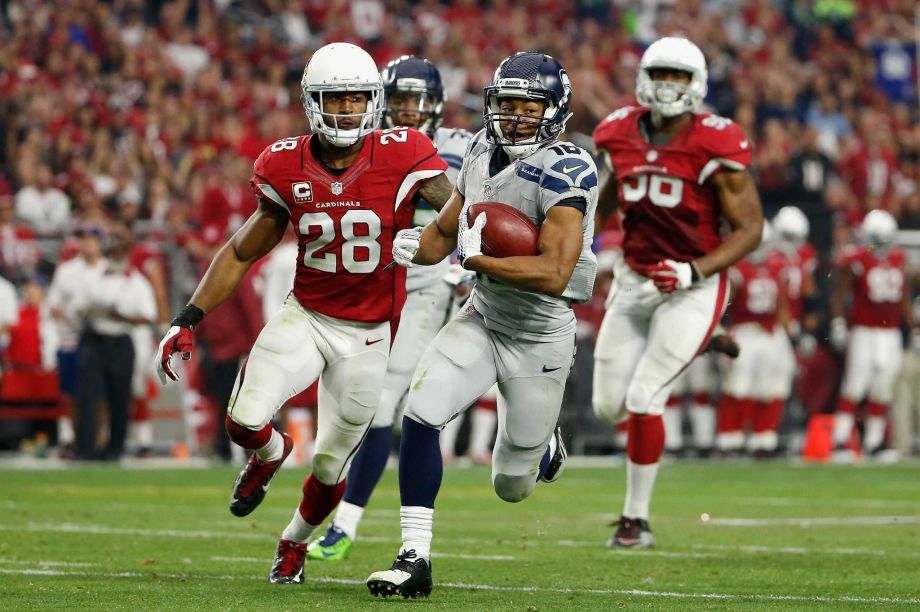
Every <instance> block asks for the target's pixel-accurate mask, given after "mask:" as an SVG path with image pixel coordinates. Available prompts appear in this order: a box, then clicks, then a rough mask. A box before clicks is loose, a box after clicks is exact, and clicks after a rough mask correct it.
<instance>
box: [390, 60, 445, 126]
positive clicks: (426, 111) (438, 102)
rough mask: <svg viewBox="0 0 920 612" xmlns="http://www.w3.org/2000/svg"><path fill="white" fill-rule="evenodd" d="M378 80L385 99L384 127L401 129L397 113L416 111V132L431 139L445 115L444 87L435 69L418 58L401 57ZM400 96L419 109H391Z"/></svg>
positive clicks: (426, 61) (404, 107)
mask: <svg viewBox="0 0 920 612" xmlns="http://www.w3.org/2000/svg"><path fill="white" fill-rule="evenodd" d="M381 78H382V79H383V92H384V97H385V99H386V113H385V114H384V115H383V123H384V125H385V126H386V127H388V128H393V127H398V126H401V125H402V124H401V123H400V122H399V121H398V117H399V113H400V112H406V111H410V112H411V111H415V112H418V114H419V123H418V126H417V129H418V130H419V131H420V132H423V133H425V134H427V135H428V137H429V138H434V133H435V132H436V131H437V129H438V128H439V127H441V115H442V113H443V112H444V84H443V82H442V81H441V73H440V72H438V69H437V68H436V67H435V65H434V64H432V63H431V62H429V61H428V60H426V59H423V58H420V57H414V56H411V55H404V56H402V57H400V58H399V59H395V60H393V61H392V62H390V63H389V64H387V65H386V68H384V69H383V72H382V73H381ZM399 94H403V95H406V96H407V97H412V98H415V99H417V104H418V107H417V108H408V107H406V106H399V107H396V106H394V105H393V104H392V102H393V101H394V99H396V98H398V97H400V96H399Z"/></svg>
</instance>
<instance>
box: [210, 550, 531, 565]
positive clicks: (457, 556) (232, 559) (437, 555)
mask: <svg viewBox="0 0 920 612" xmlns="http://www.w3.org/2000/svg"><path fill="white" fill-rule="evenodd" d="M431 556H432V557H434V558H435V559H469V560H472V561H517V557H514V556H512V555H474V554H466V553H431ZM211 561H230V562H232V563H268V564H270V563H271V559H269V558H264V559H260V558H258V557H211Z"/></svg>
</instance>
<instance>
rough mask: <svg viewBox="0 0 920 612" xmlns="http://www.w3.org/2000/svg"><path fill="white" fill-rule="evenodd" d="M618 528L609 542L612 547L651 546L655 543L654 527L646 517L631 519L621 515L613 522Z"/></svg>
mask: <svg viewBox="0 0 920 612" xmlns="http://www.w3.org/2000/svg"><path fill="white" fill-rule="evenodd" d="M613 525H615V526H616V528H617V530H616V532H615V533H614V534H613V537H611V538H610V540H609V541H608V542H607V546H609V547H611V548H617V547H623V548H651V547H652V546H654V545H655V536H653V535H652V528H651V527H649V524H648V521H646V520H645V519H638V518H637V519H631V518H627V517H625V516H621V517H620V520H618V521H617V522H615V523H613Z"/></svg>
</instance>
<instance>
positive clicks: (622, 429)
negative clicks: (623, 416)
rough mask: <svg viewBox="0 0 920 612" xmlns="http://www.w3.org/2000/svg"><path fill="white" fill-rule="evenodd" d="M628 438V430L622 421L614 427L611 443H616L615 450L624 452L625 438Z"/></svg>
mask: <svg viewBox="0 0 920 612" xmlns="http://www.w3.org/2000/svg"><path fill="white" fill-rule="evenodd" d="M627 437H629V428H628V427H627V426H626V421H623V422H622V423H620V424H619V425H617V426H616V429H615V430H614V432H613V441H614V442H615V443H616V445H617V448H620V449H623V450H624V451H625V450H626V438H627Z"/></svg>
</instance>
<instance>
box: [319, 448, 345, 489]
mask: <svg viewBox="0 0 920 612" xmlns="http://www.w3.org/2000/svg"><path fill="white" fill-rule="evenodd" d="M347 461H348V457H337V456H335V455H334V454H332V453H330V452H326V451H317V452H316V454H314V455H313V474H314V475H315V476H316V478H317V479H319V481H320V482H322V483H330V484H339V483H340V482H342V481H343V480H345V476H346V475H347V474H348V470H347V469H346V468H347V467H348V466H346V465H345V464H346V462H347Z"/></svg>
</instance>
